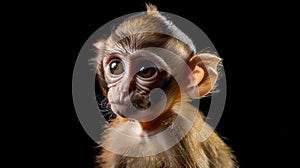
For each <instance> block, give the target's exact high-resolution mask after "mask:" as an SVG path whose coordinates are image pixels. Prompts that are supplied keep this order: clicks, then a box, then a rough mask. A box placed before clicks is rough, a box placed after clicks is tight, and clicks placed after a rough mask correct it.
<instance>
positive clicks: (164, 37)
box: [95, 5, 237, 168]
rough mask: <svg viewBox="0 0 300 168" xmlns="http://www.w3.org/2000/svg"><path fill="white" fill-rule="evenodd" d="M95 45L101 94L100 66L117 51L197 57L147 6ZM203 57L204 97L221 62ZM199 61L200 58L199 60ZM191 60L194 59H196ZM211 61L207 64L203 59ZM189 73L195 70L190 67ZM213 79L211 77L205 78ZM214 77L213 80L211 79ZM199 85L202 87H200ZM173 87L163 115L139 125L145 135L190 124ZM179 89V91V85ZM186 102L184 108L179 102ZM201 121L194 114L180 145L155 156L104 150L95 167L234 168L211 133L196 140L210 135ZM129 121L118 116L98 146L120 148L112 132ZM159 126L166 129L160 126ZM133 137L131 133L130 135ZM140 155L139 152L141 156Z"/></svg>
mask: <svg viewBox="0 0 300 168" xmlns="http://www.w3.org/2000/svg"><path fill="white" fill-rule="evenodd" d="M95 46H96V47H97V48H98V75H99V77H100V86H101V88H102V90H103V93H104V95H107V91H108V88H107V85H106V81H105V77H104V70H103V67H102V64H103V63H102V60H103V57H104V56H106V55H109V54H112V53H114V52H119V53H122V54H124V55H126V54H128V53H131V52H133V51H135V50H138V49H141V48H146V47H161V48H165V49H168V50H171V51H173V52H174V53H176V54H177V55H180V56H181V57H182V58H183V59H184V60H185V61H186V62H189V60H190V59H191V58H192V57H193V56H195V55H197V54H196V53H195V48H194V46H193V44H192V42H191V41H190V39H188V38H187V37H186V36H185V35H184V34H183V33H182V32H181V31H180V30H179V29H177V28H176V27H175V26H174V25H173V24H172V23H171V22H169V21H168V20H166V19H165V18H164V17H163V16H161V15H160V13H159V12H158V11H157V9H156V7H155V6H153V5H148V6H147V12H146V13H144V14H140V15H137V16H133V17H132V18H130V19H128V20H126V21H124V22H123V23H122V24H120V25H119V26H118V27H117V29H116V30H115V31H114V32H113V33H112V35H111V36H110V37H109V38H108V39H106V40H102V41H99V42H98V43H97V44H95ZM200 57H202V58H203V60H202V61H201V64H199V65H198V66H200V67H201V68H203V69H204V71H205V75H204V78H203V80H201V83H199V86H198V87H200V86H201V89H200V93H201V96H204V95H206V94H207V93H208V92H209V91H210V90H211V88H213V86H214V84H215V82H216V78H217V74H216V68H217V64H218V63H219V61H220V59H219V58H216V60H215V61H211V60H212V59H210V58H212V57H210V56H209V55H208V57H206V55H205V54H204V55H201V56H200ZM200 57H199V58H200ZM194 58H195V57H194ZM207 58H209V59H207ZM189 65H190V68H191V69H193V68H194V67H195V66H197V65H193V64H192V63H191V64H189ZM206 66H211V67H212V69H213V70H212V71H211V72H210V69H206ZM209 75H210V76H213V78H210V79H209V77H208V76H209ZM214 75H215V76H214ZM201 84H202V85H201ZM170 86H171V88H170V89H169V90H168V93H167V97H168V100H169V101H168V104H167V105H168V106H167V108H166V109H165V111H164V113H163V114H162V115H161V116H159V117H158V118H157V119H155V120H154V121H151V122H145V123H142V122H141V123H140V125H141V127H142V129H143V130H144V131H145V132H148V133H149V132H151V131H154V133H155V131H157V132H161V131H162V130H165V129H166V128H167V127H170V126H172V124H173V123H174V120H175V119H176V118H178V119H179V122H180V123H182V124H180V126H182V127H184V126H185V124H184V123H185V122H186V121H187V120H188V119H187V118H185V117H184V116H182V115H181V114H180V113H181V112H180V111H179V109H180V107H181V109H183V111H185V112H189V111H194V110H197V109H195V108H194V107H193V106H192V105H190V104H189V103H188V101H189V98H188V97H189V96H188V95H185V94H183V97H182V95H181V93H180V92H179V89H178V88H176V83H175V82H174V81H172V82H171V83H170ZM177 87H178V86H177ZM181 100H184V103H182V102H181ZM203 118H204V117H203V116H202V115H201V113H200V112H199V113H196V116H195V117H194V121H193V127H192V128H191V129H190V130H189V132H188V133H187V134H186V136H185V137H183V139H178V141H179V142H178V143H177V144H176V145H175V146H173V147H172V148H170V149H168V150H166V151H164V152H162V153H158V154H156V155H153V156H145V157H129V156H125V155H118V154H115V153H113V152H111V151H108V150H106V149H103V152H102V153H101V154H100V155H99V156H98V157H97V162H98V163H99V167H103V168H110V167H120V168H131V167H133V168H139V167H147V168H148V167H154V168H162V167H172V168H177V167H178V168H179V167H191V168H209V167H210V168H219V167H225V168H232V167H237V165H236V163H235V157H234V155H233V154H232V152H231V149H230V147H228V146H227V145H226V144H225V143H224V142H223V141H222V139H221V138H220V137H219V136H218V135H217V133H215V132H213V133H212V134H211V135H210V136H209V137H208V138H207V139H206V140H205V141H203V142H201V141H200V139H201V138H203V137H205V136H206V135H207V134H209V132H210V131H211V128H210V127H209V125H207V124H206V123H205V122H204V119H203ZM129 122H130V120H129V119H126V118H121V117H117V118H116V119H114V120H113V121H112V122H111V123H110V124H109V125H108V128H107V129H106V131H105V132H104V134H103V136H102V142H101V143H100V144H101V145H103V146H105V145H114V144H117V143H120V141H122V139H120V137H118V136H116V135H115V134H113V133H112V129H113V128H121V127H122V126H124V125H127V124H128V123H129ZM161 123H164V125H162V126H161ZM172 129H173V131H174V132H175V133H176V132H180V131H181V127H177V128H176V127H174V128H172ZM128 134H133V136H134V135H135V133H134V132H132V133H130V132H129V133H128ZM135 145H138V144H135V142H132V146H131V148H127V149H126V150H127V151H124V154H126V152H128V151H130V150H131V149H132V148H134V146H135ZM149 147H150V144H147V143H145V144H144V148H145V150H147V148H149ZM141 152H143V151H141Z"/></svg>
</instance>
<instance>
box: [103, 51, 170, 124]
mask: <svg viewBox="0 0 300 168" xmlns="http://www.w3.org/2000/svg"><path fill="white" fill-rule="evenodd" d="M103 67H104V76H105V80H106V82H107V86H108V95H107V96H108V100H109V104H110V106H111V109H112V111H113V112H114V113H115V114H117V115H118V116H121V117H126V118H132V119H137V120H140V121H148V120H152V119H153V118H155V117H157V116H159V115H160V114H161V112H162V111H163V110H164V109H163V108H164V107H163V106H164V105H163V104H164V103H166V102H164V101H166V100H165V99H166V97H165V96H164V92H163V91H162V90H156V89H155V88H162V87H163V85H164V83H165V82H166V81H168V79H169V77H170V76H169V74H168V73H167V72H166V71H165V70H164V69H166V68H167V67H166V63H165V62H164V60H162V59H161V58H160V57H158V56H156V55H155V54H153V53H151V52H150V51H144V50H138V51H135V52H134V53H132V54H129V55H123V54H120V53H111V54H109V55H107V56H106V57H104V60H103ZM162 103H163V104H162Z"/></svg>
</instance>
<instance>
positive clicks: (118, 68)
mask: <svg viewBox="0 0 300 168" xmlns="http://www.w3.org/2000/svg"><path fill="white" fill-rule="evenodd" d="M109 69H110V72H111V73H112V74H114V75H120V74H121V73H123V72H124V67H123V64H122V63H121V61H120V60H113V61H112V62H110V64H109Z"/></svg>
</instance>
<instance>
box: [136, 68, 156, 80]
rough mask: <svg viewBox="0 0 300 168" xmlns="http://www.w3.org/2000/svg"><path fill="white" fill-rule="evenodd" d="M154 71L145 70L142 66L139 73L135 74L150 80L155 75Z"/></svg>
mask: <svg viewBox="0 0 300 168" xmlns="http://www.w3.org/2000/svg"><path fill="white" fill-rule="evenodd" d="M155 73H156V69H155V68H153V67H149V68H145V67H144V66H142V67H141V69H140V71H139V72H138V73H137V75H138V76H140V77H142V78H150V77H152V76H153V75H155Z"/></svg>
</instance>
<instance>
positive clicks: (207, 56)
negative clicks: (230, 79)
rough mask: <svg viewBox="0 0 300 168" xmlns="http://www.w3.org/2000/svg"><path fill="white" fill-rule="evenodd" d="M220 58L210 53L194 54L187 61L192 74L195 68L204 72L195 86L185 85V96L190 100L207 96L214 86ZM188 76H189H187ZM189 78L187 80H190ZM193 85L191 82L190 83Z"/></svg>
mask: <svg viewBox="0 0 300 168" xmlns="http://www.w3.org/2000/svg"><path fill="white" fill-rule="evenodd" d="M221 61H222V58H220V57H218V56H217V55H216V54H212V53H207V52H204V53H196V54H195V55H193V56H192V57H191V58H190V60H189V61H188V64H189V67H190V68H191V71H192V73H193V72H194V70H195V68H196V69H197V67H198V68H201V69H202V70H203V71H204V77H203V78H202V79H201V80H198V81H200V82H199V83H198V84H197V85H195V84H194V85H191V84H189V85H187V94H188V96H189V97H190V98H192V99H199V98H202V97H205V96H206V95H208V94H209V93H210V92H211V91H212V90H213V89H214V86H215V85H216V82H217V80H218V76H219V74H218V67H219V66H221ZM189 76H190V75H189ZM190 79H191V78H189V80H190ZM190 83H193V82H190Z"/></svg>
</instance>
